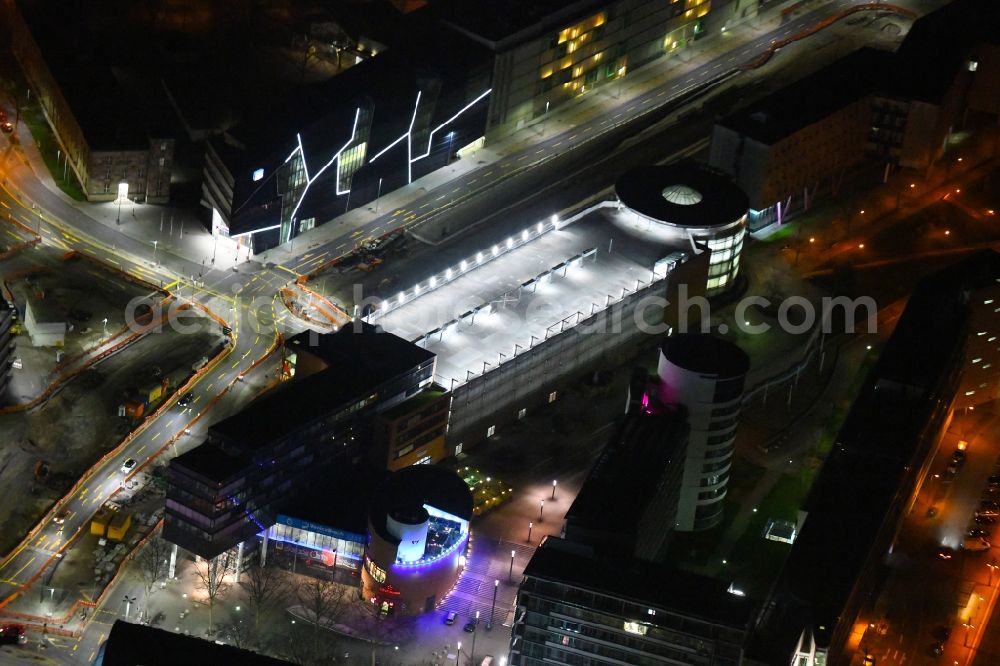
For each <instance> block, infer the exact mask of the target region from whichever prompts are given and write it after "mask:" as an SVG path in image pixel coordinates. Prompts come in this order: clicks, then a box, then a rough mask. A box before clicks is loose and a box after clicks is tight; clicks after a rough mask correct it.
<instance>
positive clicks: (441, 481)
mask: <svg viewBox="0 0 1000 666" xmlns="http://www.w3.org/2000/svg"><path fill="white" fill-rule="evenodd" d="M471 519H472V492H471V491H470V490H469V486H468V485H467V484H466V483H465V481H463V480H462V479H461V477H459V476H458V475H456V474H455V473H454V472H452V471H450V470H447V469H443V468H440V467H432V466H431V465H415V466H413V467H407V468H405V469H402V470H400V471H398V472H396V473H394V474H392V475H390V476H389V477H387V478H386V479H385V480H384V481H383V482H382V483H381V484H380V485H379V486H378V488H377V489H376V491H375V493H374V496H373V499H372V503H371V508H370V510H369V513H368V535H369V538H368V545H367V547H366V548H365V553H364V562H363V565H362V567H361V593H362V596H363V597H364V598H365V599H366V600H368V601H369V602H370V603H372V604H375V605H377V606H378V607H379V610H380V611H381V612H382V613H387V614H388V613H394V614H417V613H424V612H429V611H432V610H434V609H435V608H436V607H437V605H438V604H439V603H440V602H441V600H442V599H444V597H445V595H447V594H448V592H449V591H450V590H451V589H452V587H454V585H455V582H456V581H457V580H458V576H459V574H460V573H461V571H462V566H463V565H464V563H465V555H466V550H467V548H468V545H469V521H470V520H471Z"/></svg>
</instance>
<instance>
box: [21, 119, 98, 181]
mask: <svg viewBox="0 0 1000 666" xmlns="http://www.w3.org/2000/svg"><path fill="white" fill-rule="evenodd" d="M21 120H23V121H24V124H25V125H27V126H28V129H29V130H30V131H31V136H33V137H34V138H35V143H36V144H37V145H38V150H39V152H40V153H41V154H42V159H43V160H45V166H47V167H48V168H49V173H50V174H52V179H53V180H54V181H55V182H56V185H58V186H59V188H60V189H61V190H62V191H63V192H65V193H66V194H68V195H69V196H71V197H72V198H73V199H75V200H77V201H85V200H86V197H84V196H83V188H81V187H80V184H79V183H78V182H77V181H76V176H75V175H74V174H73V170H72V169H67V170H66V181H63V165H62V162H61V160H60V157H59V153H58V152H57V151H58V150H59V143H58V142H57V141H56V137H55V134H53V132H52V128H51V127H49V124H48V122H46V120H45V116H44V115H43V114H42V110H41V108H40V107H39V106H38V105H37V104H35V103H34V99H32V101H31V102H29V103H28V104H26V105H24V106H22V107H21Z"/></svg>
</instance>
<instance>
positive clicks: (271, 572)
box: [240, 563, 288, 630]
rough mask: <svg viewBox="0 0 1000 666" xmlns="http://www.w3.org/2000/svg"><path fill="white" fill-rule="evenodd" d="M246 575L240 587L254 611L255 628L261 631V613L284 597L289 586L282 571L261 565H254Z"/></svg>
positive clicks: (248, 604)
mask: <svg viewBox="0 0 1000 666" xmlns="http://www.w3.org/2000/svg"><path fill="white" fill-rule="evenodd" d="M244 573H245V574H246V575H245V576H244V580H241V581H240V587H242V588H243V590H244V591H245V592H246V595H247V606H249V607H250V610H251V611H253V628H254V629H255V630H259V629H260V613H261V611H262V610H264V609H265V608H267V607H268V606H269V605H271V604H272V603H274V602H275V601H277V600H278V599H280V598H281V597H283V596H284V595H285V593H286V591H287V590H288V585H287V583H286V582H285V578H284V574H283V573H282V572H281V571H279V570H277V569H274V568H273V567H266V566H263V565H261V564H260V563H257V564H254V565H253V566H251V567H250V568H248V569H247V570H246V571H245V572H244Z"/></svg>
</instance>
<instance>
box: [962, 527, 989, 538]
mask: <svg viewBox="0 0 1000 666" xmlns="http://www.w3.org/2000/svg"><path fill="white" fill-rule="evenodd" d="M965 536H967V537H969V538H972V539H979V538H983V539H989V538H990V530H986V529H983V528H982V527H974V528H972V529H971V530H969V531H968V532H966V534H965Z"/></svg>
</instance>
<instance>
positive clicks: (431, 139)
mask: <svg viewBox="0 0 1000 666" xmlns="http://www.w3.org/2000/svg"><path fill="white" fill-rule="evenodd" d="M491 92H493V88H490V89H488V90H487V91H486V92H484V93H483V94H481V95H480V96H479V97H477V98H476V99H474V100H472V101H471V102H469V103H468V104H466V105H465V106H464V107H462V109H460V110H459V112H458V113H456V114H455V115H453V116H452V117H451V118H449V119H448V120H446V121H444V122H443V123H441V124H440V125H438V126H437V127H435V128H434V129H432V130H431V133H430V134H429V135H428V136H427V152H425V153H424V154H423V155H417V156H416V157H414V158H413V161H414V162H416V161H417V160H422V159H423V158H425V157H427V156H428V155H430V154H431V143H433V141H434V134H435V133H436V132H437V131H438V130H440V129H443V128H444V126H445V125H447V124H448V123H451V122H454V121H455V120H456V119H457V118H458V117H459V116H460V115H462V114H463V113H465V112H466V111H468V110H469V109H471V108H472V107H473V106H475V105H476V104H477V103H478V102H479V101H480V100H482V99H483V98H484V97H486V96H487V95H489V94H490V93H491Z"/></svg>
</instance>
